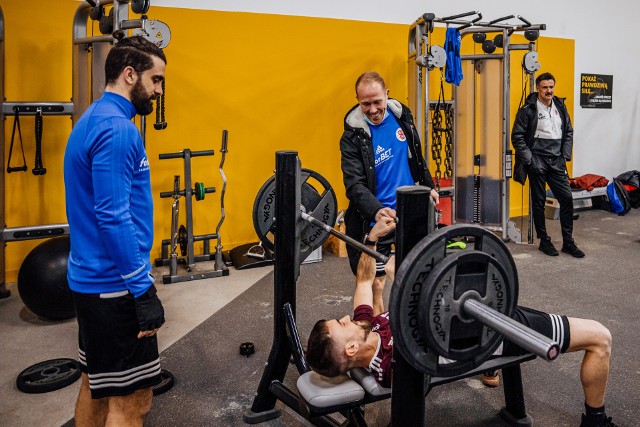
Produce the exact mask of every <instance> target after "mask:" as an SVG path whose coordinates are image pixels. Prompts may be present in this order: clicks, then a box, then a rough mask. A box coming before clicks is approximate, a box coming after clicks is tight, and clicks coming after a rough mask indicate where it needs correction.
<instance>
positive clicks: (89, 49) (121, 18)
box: [0, 0, 171, 298]
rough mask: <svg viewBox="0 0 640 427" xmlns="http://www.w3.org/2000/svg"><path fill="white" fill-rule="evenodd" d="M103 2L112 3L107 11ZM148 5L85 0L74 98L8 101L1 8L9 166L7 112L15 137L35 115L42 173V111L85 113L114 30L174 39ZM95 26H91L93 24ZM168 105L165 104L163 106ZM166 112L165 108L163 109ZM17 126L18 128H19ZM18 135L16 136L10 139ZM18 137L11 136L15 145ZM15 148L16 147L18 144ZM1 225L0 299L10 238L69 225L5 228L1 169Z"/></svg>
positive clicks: (0, 89)
mask: <svg viewBox="0 0 640 427" xmlns="http://www.w3.org/2000/svg"><path fill="white" fill-rule="evenodd" d="M105 6H111V9H110V10H109V12H108V13H107V9H106V8H105ZM149 7H150V0H133V1H130V0H86V2H83V3H81V4H80V5H79V6H78V8H77V10H76V13H75V15H74V18H73V64H72V70H73V84H72V98H71V101H69V102H25V101H21V102H8V101H6V100H5V98H4V66H5V65H4V64H5V57H4V15H3V13H2V9H1V8H0V64H1V65H0V105H1V108H0V111H1V114H2V117H0V161H1V164H2V165H3V169H4V168H5V166H4V165H5V162H7V160H9V161H11V159H5V158H4V152H5V150H4V148H5V138H4V137H5V133H4V130H5V129H4V122H5V119H6V117H9V116H13V117H14V131H13V136H14V137H15V136H16V135H18V137H19V138H20V139H19V142H21V135H20V131H19V129H20V128H19V126H20V125H19V119H20V117H21V116H34V118H35V126H36V128H35V131H36V132H35V134H36V159H35V165H34V168H33V170H32V173H33V174H34V175H44V174H45V173H46V168H44V165H43V162H42V153H41V143H42V141H41V138H42V123H43V117H44V116H52V115H57V116H60V115H63V116H70V117H71V119H72V123H75V122H76V121H77V120H78V119H79V118H80V116H81V115H82V113H83V112H84V111H85V110H86V109H87V108H88V107H89V105H91V103H92V102H93V100H94V99H98V98H100V97H101V96H102V93H103V92H104V87H105V75H104V62H105V59H106V56H107V54H108V52H109V50H110V49H111V46H112V44H113V41H114V39H113V37H112V36H111V33H113V31H116V30H133V34H134V35H136V34H137V35H142V36H144V37H146V38H147V39H148V40H150V41H152V42H153V43H156V44H157V45H158V46H159V47H162V48H163V47H166V46H167V45H168V44H169V40H170V35H171V34H170V31H169V27H168V26H167V25H166V24H164V23H162V22H160V21H152V20H149V19H148V18H147V16H146V15H145V14H146V13H147V12H148V10H149ZM130 9H131V11H132V12H133V13H136V14H140V15H141V16H140V18H139V19H129V10H130ZM92 21H97V22H98V23H99V29H100V32H101V33H102V34H103V35H101V36H88V28H89V25H90V23H91V22H92ZM91 28H93V25H92V24H91ZM162 110H164V107H163V108H162ZM162 113H164V111H162ZM156 118H157V120H161V122H160V126H154V127H155V128H156V129H164V128H166V126H167V124H166V122H165V121H164V114H162V115H161V116H160V117H158V116H157V117H156ZM145 126H146V122H145V117H142V118H141V120H140V129H141V134H142V140H143V141H145V136H146V135H145ZM15 129H18V132H17V133H16V132H15ZM12 139H15V138H12ZM15 142H16V141H15V140H14V141H12V150H11V151H13V148H14V147H13V145H14V143H15ZM15 148H16V150H17V146H16V147H15ZM5 170H6V171H7V173H13V172H24V171H27V167H26V161H25V164H24V166H19V167H12V166H10V165H9V164H7V167H6V169H5ZM0 188H1V189H2V191H1V192H0V225H1V226H2V227H3V229H2V233H1V234H0V236H1V239H2V241H1V242H0V298H6V297H8V296H9V291H8V290H6V286H5V280H6V275H5V273H6V266H5V246H6V244H7V242H13V241H20V240H33V239H44V238H49V237H56V236H61V235H66V234H69V225H68V224H45V225H29V226H20V227H7V226H6V221H5V191H4V190H5V175H4V173H1V174H0Z"/></svg>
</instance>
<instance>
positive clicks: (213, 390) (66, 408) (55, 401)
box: [0, 210, 640, 427]
mask: <svg viewBox="0 0 640 427" xmlns="http://www.w3.org/2000/svg"><path fill="white" fill-rule="evenodd" d="M547 224H548V228H549V230H550V233H551V235H552V238H553V240H554V243H555V244H556V245H557V246H558V249H559V246H560V243H559V242H560V231H559V223H558V221H547ZM574 235H575V238H576V242H577V243H578V245H579V246H580V248H582V249H583V250H584V251H585V252H586V254H587V256H586V258H584V259H574V258H572V257H570V256H568V255H566V254H562V253H561V254H560V256H559V257H553V258H551V257H547V256H545V255H544V254H542V253H541V252H540V251H538V250H537V241H536V244H535V245H516V244H513V243H510V244H508V247H509V249H510V250H511V252H512V254H513V256H514V259H515V261H516V264H517V268H518V273H519V280H520V297H519V303H520V304H522V305H527V306H531V307H534V308H539V309H542V310H545V311H548V312H555V313H560V314H567V315H570V316H576V317H589V318H594V319H597V320H599V321H601V322H602V323H603V324H605V325H606V326H607V327H609V328H610V329H611V331H612V334H613V337H614V353H613V358H612V369H611V377H610V384H609V392H608V400H607V409H608V412H609V415H612V416H614V421H616V422H617V423H618V425H620V426H636V425H640V423H639V422H637V420H638V419H639V418H640V407H639V403H640V392H639V391H638V389H637V385H638V384H639V383H640V364H639V363H638V361H637V347H638V342H639V338H638V334H637V329H636V328H635V326H634V325H635V321H637V320H636V317H637V315H638V313H639V311H638V307H639V306H640V293H639V292H638V288H637V285H638V283H639V280H638V277H639V275H640V267H639V266H638V261H637V260H638V255H637V254H638V250H639V249H640V210H632V211H631V212H630V213H629V214H627V215H626V216H623V217H619V216H616V215H613V214H611V213H609V212H605V211H599V210H589V211H584V212H580V219H579V220H578V221H576V222H575V232H574ZM324 258H325V259H324V260H323V261H322V262H320V263H316V264H309V265H306V266H303V268H302V269H301V278H300V279H299V281H298V289H299V291H298V298H299V305H298V328H299V330H300V334H301V336H302V338H303V340H306V335H305V334H306V333H308V331H309V330H310V328H311V326H312V325H313V323H314V322H315V320H317V319H318V318H320V317H324V318H330V317H335V316H337V315H343V314H346V313H348V312H349V310H350V307H351V304H352V302H351V301H352V300H351V296H352V292H353V288H352V283H353V276H351V274H350V272H349V271H348V267H347V262H346V260H345V259H342V258H336V257H334V256H333V255H331V254H326V253H325V256H324ZM271 272H272V267H263V268H258V269H249V270H242V271H237V270H235V269H232V271H231V274H230V275H229V276H228V277H223V278H215V279H209V280H202V281H195V282H187V283H182V284H174V285H167V286H164V285H158V291H159V295H160V297H161V299H162V301H163V303H164V305H165V309H166V313H167V323H166V325H165V326H164V328H163V329H162V331H161V334H160V335H159V337H160V347H161V350H162V354H161V361H162V363H163V365H164V366H165V367H166V368H167V369H169V370H170V371H171V372H173V373H175V374H176V375H177V378H179V379H180V381H179V382H178V383H177V384H176V386H175V387H174V388H173V389H172V390H171V391H170V392H167V393H165V394H164V395H161V396H159V397H158V398H157V399H156V400H155V401H154V407H153V409H152V413H151V414H150V416H149V419H148V422H147V425H149V426H184V425H189V426H196V425H202V426H213V425H215V426H217V425H221V426H222V425H224V426H236V425H237V426H242V425H245V424H244V422H243V421H242V414H243V413H245V411H246V410H247V409H248V407H249V406H250V404H251V402H252V400H253V395H254V393H255V391H256V389H257V384H258V383H259V380H260V377H261V375H262V370H263V366H264V363H265V362H266V357H267V355H268V350H269V348H270V345H271V331H270V330H269V328H271V329H272V322H271V320H270V318H271V317H270V316H271V314H272V312H273V311H272V310H273V307H272V301H273V297H272V292H273V284H272V282H273V275H272V274H270V273H271ZM160 274H162V273H160ZM387 288H389V286H388V287H387ZM9 289H11V290H12V295H11V297H10V298H9V299H5V300H0V342H1V343H2V344H0V345H1V347H0V348H1V350H0V396H2V397H1V398H0V425H1V426H9V427H13V426H45V427H46V426H55V427H58V426H61V425H63V424H67V425H73V424H72V423H68V421H69V420H70V419H71V418H72V417H73V406H74V399H75V396H76V394H77V389H78V385H79V383H75V384H73V385H71V386H69V387H67V388H64V389H62V390H58V391H55V392H50V393H45V394H36V395H29V394H24V393H21V392H20V391H18V390H17V389H16V386H15V379H16V376H17V375H18V373H19V372H20V371H22V370H23V369H24V368H26V367H28V366H30V365H32V364H34V363H37V362H40V361H43V360H47V359H52V358H58V357H70V358H76V357H77V345H76V339H77V338H76V333H77V326H76V323H75V320H69V321H65V322H57V323H50V322H43V321H41V320H38V319H37V318H34V316H33V315H30V314H29V313H28V311H27V310H26V309H25V308H24V306H23V304H22V301H21V300H20V297H19V295H18V292H17V289H16V288H15V286H13V285H10V286H9ZM236 297H237V298H236ZM261 319H264V320H261ZM242 341H255V344H256V349H257V352H256V354H255V355H254V356H253V357H251V358H250V359H246V358H244V357H242V356H238V354H237V353H238V344H239V343H240V342H242ZM220 343H225V344H223V345H220ZM216 346H219V347H217V348H216ZM579 361H580V357H579V355H578V354H572V355H567V356H565V357H562V358H560V360H558V361H556V362H554V364H553V365H549V364H547V363H546V362H543V361H540V360H536V361H534V362H529V363H527V364H525V366H523V376H524V379H525V383H526V384H525V397H526V403H527V409H528V412H529V413H530V414H531V415H532V416H533V418H534V420H535V422H536V424H535V425H553V426H575V425H578V424H579V413H580V411H581V410H582V398H581V393H580V387H579ZM289 377H291V380H292V381H295V369H294V368H291V369H289V371H288V372H287V378H289ZM503 403H504V400H503V397H502V388H501V387H500V388H498V389H486V388H483V387H482V385H481V384H480V382H479V381H478V380H477V379H474V378H471V379H468V380H464V381H459V382H456V383H453V384H450V385H446V386H442V387H438V388H436V389H434V390H433V391H432V392H431V393H430V394H429V395H428V396H427V413H428V418H429V422H428V424H429V425H432V426H439V427H440V426H463V425H474V426H503V425H504V423H503V422H501V421H500V420H499V419H498V418H497V417H496V416H495V413H496V412H497V410H498V409H499V408H500V407H501V406H502V405H503ZM277 407H279V408H281V409H282V413H283V414H282V417H281V418H279V419H278V420H274V421H271V422H268V423H265V425H269V426H289V425H296V426H297V425H304V424H306V423H304V422H303V421H302V420H301V419H300V417H299V416H297V415H296V414H295V413H293V411H291V410H290V409H288V408H286V407H282V405H281V404H280V403H278V406H277ZM367 411H368V413H367V420H368V421H369V422H370V424H371V425H374V426H386V425H387V424H388V422H389V402H384V401H383V402H378V403H376V404H375V405H370V407H369V406H368V407H367Z"/></svg>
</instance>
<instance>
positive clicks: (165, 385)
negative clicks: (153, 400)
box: [151, 369, 175, 396]
mask: <svg viewBox="0 0 640 427" xmlns="http://www.w3.org/2000/svg"><path fill="white" fill-rule="evenodd" d="M160 376H161V377H162V381H160V382H159V383H158V384H156V385H154V386H153V387H152V388H151V389H152V390H153V395H154V396H158V395H159V394H162V393H165V392H167V391H169V389H171V387H173V384H174V383H175V377H174V376H173V374H172V373H171V372H169V371H167V370H166V369H160Z"/></svg>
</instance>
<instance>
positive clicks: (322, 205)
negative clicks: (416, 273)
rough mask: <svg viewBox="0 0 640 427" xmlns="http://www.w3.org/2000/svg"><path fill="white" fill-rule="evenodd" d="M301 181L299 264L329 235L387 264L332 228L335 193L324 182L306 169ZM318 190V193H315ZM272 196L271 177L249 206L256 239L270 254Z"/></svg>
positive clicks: (272, 185) (334, 211) (272, 179)
mask: <svg viewBox="0 0 640 427" xmlns="http://www.w3.org/2000/svg"><path fill="white" fill-rule="evenodd" d="M301 177H302V180H303V182H302V185H301V187H300V193H301V194H300V221H298V224H297V228H298V229H299V230H300V248H299V250H300V253H301V254H303V256H302V257H300V259H301V260H304V259H305V258H306V256H308V255H309V254H310V253H311V252H313V251H314V250H315V249H317V248H319V247H320V246H322V244H323V243H324V241H325V240H327V238H328V237H329V235H333V236H335V237H337V238H338V239H340V240H342V241H344V242H345V243H347V244H349V245H351V246H354V247H356V248H358V249H359V250H361V251H362V252H365V253H366V254H368V255H369V256H371V257H372V258H374V259H376V260H378V261H380V262H381V263H383V264H386V263H387V262H388V261H389V257H387V256H385V255H383V254H381V253H379V252H377V251H374V250H373V249H371V248H369V247H368V246H365V245H364V244H363V243H361V242H358V241H357V240H354V239H352V238H351V237H349V236H347V235H345V234H343V233H340V232H339V231H337V230H336V229H335V228H333V225H334V224H335V222H336V218H337V202H336V196H335V193H334V192H333V189H332V188H331V185H329V182H328V181H327V180H326V179H324V178H323V177H322V176H321V175H320V174H318V173H317V172H314V171H312V170H310V169H301ZM318 187H319V188H320V189H321V191H322V192H321V193H320V192H318V190H317V189H316V188H318ZM275 193H276V188H275V177H271V178H269V179H268V180H267V181H266V182H265V183H264V184H263V185H262V187H261V188H260V190H259V191H258V194H257V196H256V199H255V201H254V204H253V225H254V228H255V230H256V233H257V234H258V238H259V239H260V241H261V242H262V243H263V245H264V246H265V247H267V248H268V249H270V250H272V251H273V250H274V249H275V245H274V243H273V235H274V232H275V226H276V218H275Z"/></svg>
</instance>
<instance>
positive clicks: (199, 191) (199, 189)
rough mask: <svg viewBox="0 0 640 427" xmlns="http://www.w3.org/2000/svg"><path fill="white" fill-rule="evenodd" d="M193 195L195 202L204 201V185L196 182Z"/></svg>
mask: <svg viewBox="0 0 640 427" xmlns="http://www.w3.org/2000/svg"><path fill="white" fill-rule="evenodd" d="M193 193H194V195H195V197H196V200H197V201H200V200H203V199H204V195H205V191H204V184H203V183H201V182H196V183H195V188H194V192H193Z"/></svg>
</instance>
